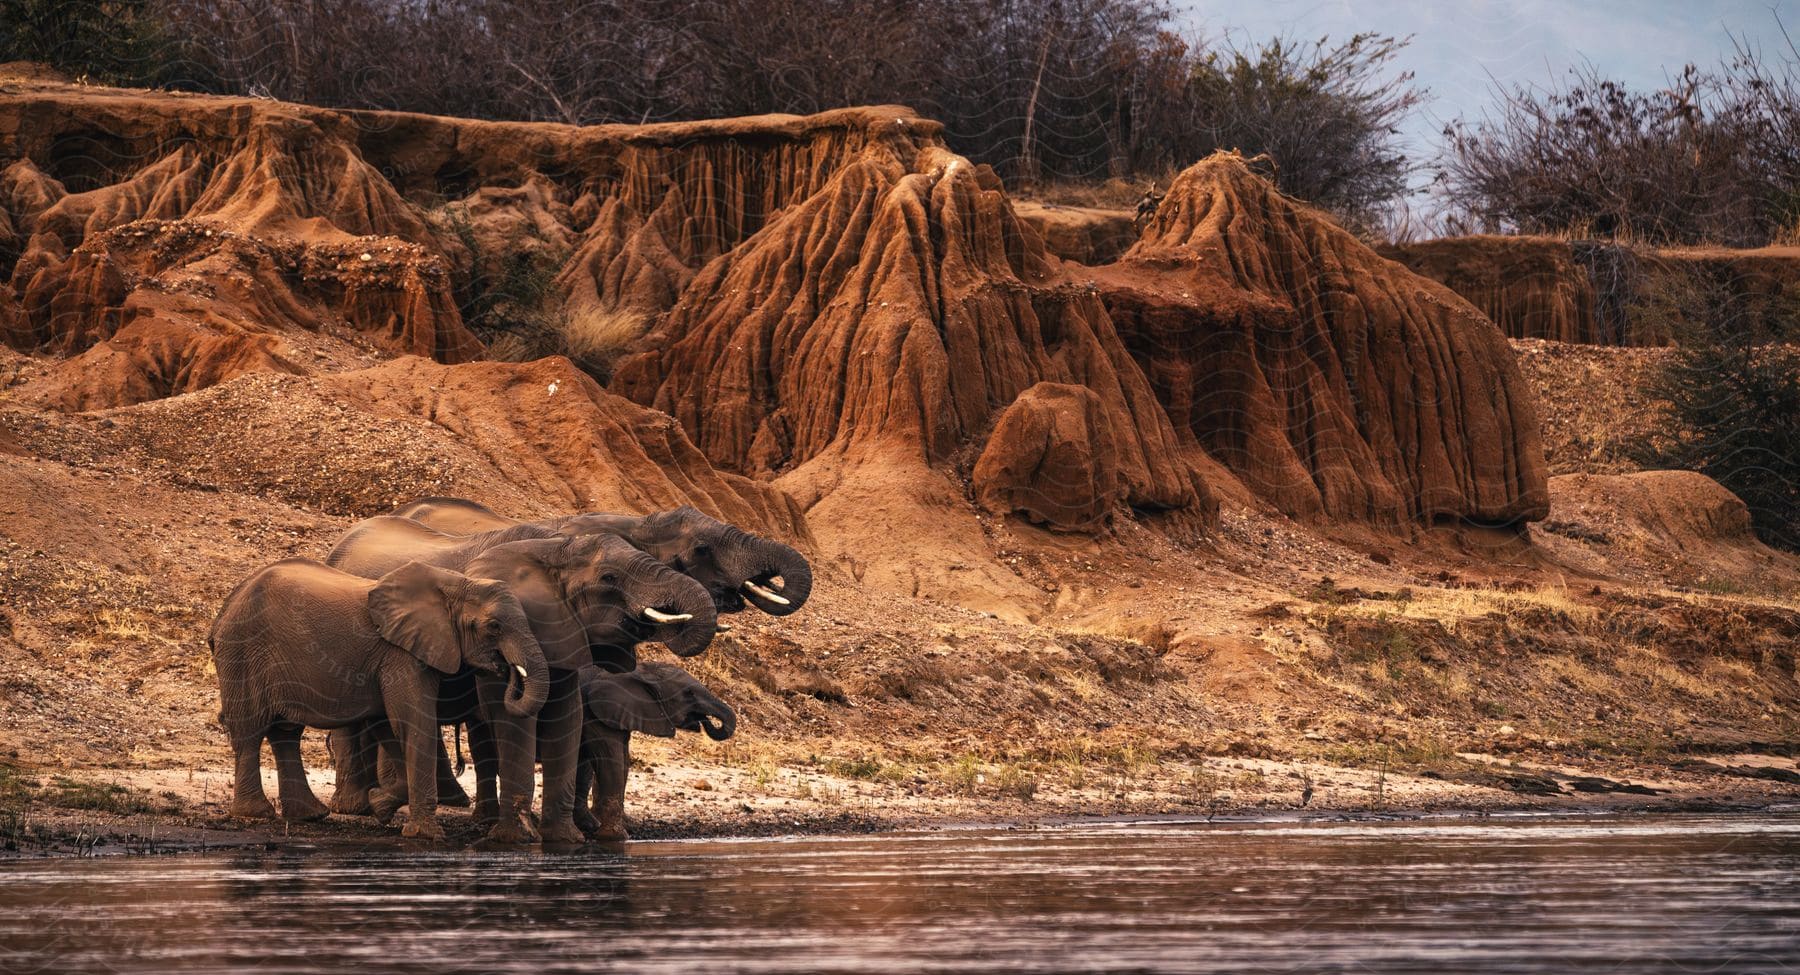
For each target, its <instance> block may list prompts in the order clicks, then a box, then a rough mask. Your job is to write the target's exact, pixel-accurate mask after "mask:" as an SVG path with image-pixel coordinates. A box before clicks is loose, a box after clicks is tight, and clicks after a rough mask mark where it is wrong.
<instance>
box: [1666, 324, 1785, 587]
mask: <svg viewBox="0 0 1800 975" xmlns="http://www.w3.org/2000/svg"><path fill="white" fill-rule="evenodd" d="M1789 337H1790V338H1791V337H1796V336H1789ZM1654 382H1655V390H1656V392H1657V394H1658V395H1659V396H1661V397H1662V398H1663V399H1665V400H1667V401H1668V404H1669V412H1670V416H1671V418H1672V420H1673V423H1674V428H1673V429H1672V430H1670V431H1669V432H1668V435H1667V437H1665V438H1662V439H1659V440H1658V441H1657V442H1656V444H1654V445H1653V446H1652V447H1651V448H1650V449H1648V450H1647V451H1646V456H1645V457H1644V460H1645V461H1646V462H1647V463H1650V464H1653V465H1655V466H1660V467H1678V468H1685V469H1688V470H1695V471H1699V472H1700V473H1702V474H1705V475H1707V476H1708V477H1711V478H1712V479H1714V480H1716V481H1718V482H1719V483H1720V484H1722V485H1724V486H1725V487H1726V488H1727V489H1729V490H1730V491H1731V492H1732V493H1734V494H1736V495H1737V496H1738V497H1740V498H1742V499H1743V501H1744V504H1745V505H1747V506H1748V507H1749V509H1750V517H1751V521H1752V524H1753V525H1754V527H1755V529H1756V533H1757V535H1758V536H1759V537H1761V538H1762V540H1763V541H1765V542H1767V543H1769V544H1770V545H1775V546H1779V547H1781V548H1786V549H1789V550H1794V551H1800V349H1797V348H1795V347H1794V346H1791V345H1787V344H1784V343H1781V342H1759V341H1757V340H1756V339H1755V338H1754V337H1752V336H1747V335H1743V334H1733V333H1732V332H1729V331H1726V330H1723V329H1718V328H1710V329H1705V330H1703V331H1702V332H1701V334H1699V335H1695V336H1692V337H1690V338H1689V339H1688V341H1687V342H1686V344H1684V345H1682V346H1681V347H1680V348H1679V349H1678V350H1677V351H1676V353H1675V355H1674V356H1673V357H1672V358H1671V359H1670V361H1669V363H1668V364H1667V365H1666V366H1664V367H1663V369H1662V371H1661V372H1660V374H1658V375H1657V376H1656V377H1655V380H1654Z"/></svg>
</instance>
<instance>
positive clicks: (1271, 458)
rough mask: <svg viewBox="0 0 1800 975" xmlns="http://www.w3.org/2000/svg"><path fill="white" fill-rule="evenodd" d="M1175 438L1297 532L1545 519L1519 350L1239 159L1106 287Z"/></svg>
mask: <svg viewBox="0 0 1800 975" xmlns="http://www.w3.org/2000/svg"><path fill="white" fill-rule="evenodd" d="M1095 273H1096V274H1097V275H1098V276H1099V279H1100V281H1101V282H1102V288H1103V290H1104V291H1105V294H1106V303H1107V306H1108V307H1109V308H1110V309H1111V311H1112V316H1113V320H1114V322H1115V323H1116V324H1117V326H1118V328H1119V332H1120V334H1121V335H1122V336H1123V337H1124V339H1125V342H1126V344H1127V346H1129V347H1130V349H1131V351H1132V355H1133V357H1134V358H1136V359H1137V361H1138V362H1139V364H1140V365H1142V366H1143V368H1144V371H1145V373H1146V374H1148V375H1149V376H1150V378H1151V382H1152V384H1153V385H1154V386H1155V388H1156V390H1157V394H1158V396H1159V397H1161V399H1162V402H1163V404H1164V405H1165V406H1166V407H1167V408H1168V411H1169V415H1170V416H1171V418H1173V419H1174V421H1175V424H1176V426H1177V428H1179V429H1181V430H1183V431H1185V432H1187V433H1188V434H1189V435H1191V436H1192V437H1194V438H1195V439H1196V440H1197V441H1198V442H1199V443H1200V444H1201V445H1202V446H1203V447H1205V448H1206V450H1207V452H1208V453H1209V454H1211V455H1212V456H1213V457H1214V458H1216V459H1218V460H1219V461H1220V462H1222V463H1223V464H1224V465H1225V466H1226V467H1227V468H1229V469H1230V470H1231V471H1232V472H1233V473H1234V474H1235V475H1236V476H1237V477H1238V478H1239V479H1241V480H1242V481H1243V482H1244V484H1245V485H1246V486H1247V487H1248V488H1249V489H1250V490H1251V491H1253V492H1254V493H1255V494H1257V495H1258V496H1260V497H1263V498H1265V499H1267V500H1268V501H1269V502H1271V503H1272V504H1274V505H1275V506H1276V507H1277V508H1279V509H1280V510H1282V511H1284V512H1286V513H1288V514H1290V515H1294V516H1297V517H1320V516H1323V517H1327V518H1339V519H1353V520H1370V521H1375V522H1381V523H1395V522H1401V521H1409V520H1420V519H1433V518H1469V519H1475V520H1479V521H1484V522H1508V521H1514V520H1519V519H1536V518H1542V517H1543V515H1544V511H1545V508H1546V504H1547V499H1546V495H1545V486H1544V477H1545V475H1544V458H1543V450H1542V448H1541V447H1540V445H1539V441H1538V429H1537V417H1536V415H1535V412H1534V410H1533V408H1532V405H1531V402H1530V395H1529V392H1528V390H1527V389H1526V388H1525V386H1524V384H1523V383H1522V382H1521V380H1520V378H1519V373H1518V370H1517V368H1516V366H1515V365H1514V363H1513V361H1512V353H1511V351H1510V349H1508V347H1507V345H1506V340H1505V338H1504V337H1503V336H1502V335H1501V334H1500V332H1499V330H1498V329H1497V328H1495V327H1494V325H1493V324H1492V323H1491V322H1489V321H1488V320H1486V319H1485V318H1483V317H1482V316H1481V314H1480V313H1479V312H1477V311H1476V310H1475V309H1474V308H1472V307H1470V306H1469V304H1468V303H1467V302H1465V301H1463V300H1462V299H1460V298H1458V297H1457V296H1456V295H1455V294H1454V293H1452V292H1451V291H1450V290H1449V289H1447V288H1444V287H1443V286H1441V285H1439V284H1437V283H1435V282H1432V281H1429V280H1427V279H1424V278H1421V277H1419V276H1417V275H1414V274H1412V273H1411V272H1409V271H1407V270H1406V269H1405V268H1402V267H1400V266H1399V265H1397V264H1394V263H1392V262H1390V261H1386V260H1383V259H1382V258H1380V257H1378V256H1377V255H1376V254H1374V253H1373V252H1372V251H1370V250H1369V249H1368V248H1367V247H1365V246H1363V244H1361V243H1360V242H1359V241H1357V240H1356V238H1355V237H1353V236H1352V235H1351V234H1349V233H1348V232H1346V231H1344V230H1343V229H1342V228H1340V227H1338V226H1337V225H1336V224H1334V223H1332V222H1331V221H1330V220H1329V219H1328V218H1327V217H1326V216H1325V215H1324V214H1322V213H1319V212H1318V211H1315V210H1312V209H1310V208H1308V207H1305V206H1303V205H1300V204H1298V203H1295V202H1294V201H1292V200H1289V199H1287V198H1285V197H1283V196H1282V195H1281V194H1280V193H1279V192H1277V191H1276V190H1275V188H1274V187H1273V186H1272V185H1271V184H1270V183H1268V182H1267V181H1265V180H1263V179H1261V178H1260V177H1258V176H1256V175H1254V174H1253V173H1251V171H1250V170H1249V169H1248V168H1247V167H1246V166H1245V165H1244V163H1243V161H1242V160H1241V159H1240V158H1238V157H1236V156H1234V155H1215V156H1214V157H1212V158H1210V159H1208V160H1205V161H1203V162H1201V163H1198V164H1196V165H1194V166H1193V167H1190V168H1189V169H1188V170H1187V171H1186V172H1184V173H1182V174H1181V176H1180V177H1179V178H1177V180H1176V181H1175V183H1174V184H1173V186H1172V187H1171V188H1170V191H1169V194H1168V196H1167V198H1166V199H1164V200H1163V203H1162V206H1161V208H1160V209H1159V210H1158V211H1157V214H1156V217H1155V218H1154V219H1153V220H1152V221H1151V223H1150V225H1149V226H1148V227H1146V228H1145V231H1144V234H1143V237H1142V239H1141V240H1140V241H1139V242H1138V243H1137V244H1136V245H1135V246H1133V247H1132V249H1131V250H1130V251H1128V252H1127V253H1126V254H1125V256H1124V258H1122V259H1121V261H1120V262H1119V263H1118V264H1117V265H1114V266H1112V267H1109V268H1102V269H1097V270H1096V272H1095Z"/></svg>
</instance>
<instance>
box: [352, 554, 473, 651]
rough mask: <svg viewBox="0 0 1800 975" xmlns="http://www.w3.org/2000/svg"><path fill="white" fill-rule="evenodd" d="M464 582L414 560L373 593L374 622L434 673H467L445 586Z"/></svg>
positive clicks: (389, 639)
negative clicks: (451, 582) (463, 671)
mask: <svg viewBox="0 0 1800 975" xmlns="http://www.w3.org/2000/svg"><path fill="white" fill-rule="evenodd" d="M461 578H462V577H461V576H459V575H457V574H456V573H454V572H449V571H447V570H444V569H436V568H433V567H431V566H429V565H426V564H425V563H423V562H408V563H406V564H405V565H403V566H401V567H400V568H398V569H395V570H394V571H392V572H389V573H388V574H387V575H384V576H382V577H381V579H380V580H378V581H377V582H376V583H375V588H374V589H371V590H369V618H370V619H372V620H374V621H375V628H376V629H377V630H379V631H380V632H381V638H382V639H384V640H386V641H387V642H389V643H392V644H394V645H396V646H399V647H404V648H405V649H406V650H407V651H408V652H409V653H411V654H412V655H413V656H415V657H417V658H419V661H420V662H421V663H423V664H424V665H425V666H427V667H430V668H431V669H432V670H437V671H442V672H443V673H446V674H454V673H456V672H457V671H458V670H460V669H462V651H461V648H460V647H459V646H458V645H457V642H456V623H455V621H453V620H452V619H451V618H450V609H449V597H448V595H447V594H446V593H445V591H444V585H445V583H446V582H447V581H456V580H460V579H461Z"/></svg>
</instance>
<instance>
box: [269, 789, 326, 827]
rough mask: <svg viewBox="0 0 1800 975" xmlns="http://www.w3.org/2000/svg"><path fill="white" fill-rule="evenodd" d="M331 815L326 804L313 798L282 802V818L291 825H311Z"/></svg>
mask: <svg viewBox="0 0 1800 975" xmlns="http://www.w3.org/2000/svg"><path fill="white" fill-rule="evenodd" d="M329 815H331V810H330V809H327V808H326V807H325V804H324V803H322V802H320V801H319V800H318V799H316V798H314V797H312V796H299V797H296V798H293V799H283V800H281V818H282V819H285V820H287V821H288V822H290V823H310V822H316V821H318V820H321V819H324V818H325V817H326V816H329Z"/></svg>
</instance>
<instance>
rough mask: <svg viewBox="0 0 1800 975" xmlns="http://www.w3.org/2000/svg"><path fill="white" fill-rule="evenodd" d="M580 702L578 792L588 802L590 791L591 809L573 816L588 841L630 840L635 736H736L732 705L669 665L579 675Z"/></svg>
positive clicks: (722, 738) (644, 664) (644, 666)
mask: <svg viewBox="0 0 1800 975" xmlns="http://www.w3.org/2000/svg"><path fill="white" fill-rule="evenodd" d="M582 696H583V700H584V701H585V703H586V707H587V715H588V718H587V723H586V724H585V725H584V726H583V728H582V746H581V747H582V752H583V759H584V761H583V762H582V765H581V770H580V771H579V772H578V773H577V777H576V787H575V789H576V791H575V794H576V796H577V797H578V798H579V797H582V796H586V795H588V794H589V792H590V789H591V792H592V795H593V806H592V809H591V812H589V811H585V810H578V811H577V814H576V822H577V824H578V825H580V826H581V828H582V830H583V832H585V833H587V834H588V836H589V837H591V838H593V839H598V840H605V841H622V840H625V839H628V838H629V836H628V835H627V833H626V830H625V784H626V780H627V778H628V777H629V776H630V774H631V733H632V732H634V731H635V732H640V733H642V734H648V735H655V736H657V737H659V738H673V737H674V736H675V732H676V731H704V732H706V736H707V737H708V738H711V739H712V740H714V741H724V740H725V739H727V738H730V737H731V736H732V734H733V733H734V732H736V730H737V712H735V711H733V710H732V709H731V705H729V704H726V703H725V702H724V701H721V700H719V698H718V697H717V696H716V695H714V694H713V693H712V692H711V691H709V690H707V689H706V686H705V685H704V684H701V683H700V682H699V681H698V680H695V679H694V677H693V675H691V674H689V673H688V672H687V671H685V670H682V669H681V668H680V667H676V666H675V665H673V664H665V663H660V662H656V661H650V662H646V663H643V664H641V665H639V666H638V669H637V670H634V671H632V672H631V673H628V674H613V673H607V672H605V671H602V670H600V669H599V668H594V669H593V670H591V671H588V672H584V673H583V674H582ZM590 782H591V785H590ZM583 812H587V814H586V815H583V814H582V813H583Z"/></svg>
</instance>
